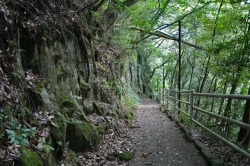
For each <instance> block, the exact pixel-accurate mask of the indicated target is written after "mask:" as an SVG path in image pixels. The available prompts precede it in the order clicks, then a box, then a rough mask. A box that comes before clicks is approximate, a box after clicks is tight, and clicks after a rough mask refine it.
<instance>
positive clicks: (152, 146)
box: [129, 99, 207, 166]
mask: <svg viewBox="0 0 250 166" xmlns="http://www.w3.org/2000/svg"><path fill="white" fill-rule="evenodd" d="M130 136H131V139H132V144H133V145H134V146H133V147H134V150H135V151H136V153H135V157H134V159H133V160H132V161H130V162H129V166H143V165H153V166H168V165H169V166H194V165H200V166H205V165H207V163H206V162H205V160H204V159H203V158H202V157H201V155H200V153H199V151H198V150H197V149H196V148H195V146H194V145H193V144H192V143H190V142H188V141H186V140H185V138H184V134H183V133H182V131H181V130H180V129H179V128H178V127H177V126H176V125H175V123H173V122H171V121H170V120H169V119H168V118H167V116H166V114H164V113H162V112H160V110H159V105H158V103H157V102H155V101H154V100H149V99H144V100H142V104H141V105H140V107H139V109H138V110H137V112H136V113H135V122H134V124H133V129H131V130H130Z"/></svg>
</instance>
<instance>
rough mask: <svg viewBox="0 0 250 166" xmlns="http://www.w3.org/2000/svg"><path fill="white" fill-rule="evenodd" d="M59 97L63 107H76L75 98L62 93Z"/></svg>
mask: <svg viewBox="0 0 250 166" xmlns="http://www.w3.org/2000/svg"><path fill="white" fill-rule="evenodd" d="M58 99H59V102H60V103H61V105H62V106H63V107H69V108H73V107H75V100H74V99H73V98H71V97H70V96H69V95H66V94H60V95H59V96H58Z"/></svg>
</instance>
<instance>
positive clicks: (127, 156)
mask: <svg viewBox="0 0 250 166" xmlns="http://www.w3.org/2000/svg"><path fill="white" fill-rule="evenodd" d="M115 156H116V157H118V158H120V159H121V160H125V161H129V160H130V159H131V158H132V157H133V156H134V154H133V153H132V152H130V151H123V152H121V153H119V152H117V153H115Z"/></svg>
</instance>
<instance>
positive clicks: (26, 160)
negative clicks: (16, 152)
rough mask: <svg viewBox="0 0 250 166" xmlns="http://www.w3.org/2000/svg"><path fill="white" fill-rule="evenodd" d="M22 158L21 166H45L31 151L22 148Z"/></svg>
mask: <svg viewBox="0 0 250 166" xmlns="http://www.w3.org/2000/svg"><path fill="white" fill-rule="evenodd" d="M20 152H21V157H20V165H21V166H31V165H33V166H43V162H42V159H41V158H40V157H39V156H38V154H36V153H35V152H32V151H31V150H29V149H27V148H25V147H22V148H21V149H20Z"/></svg>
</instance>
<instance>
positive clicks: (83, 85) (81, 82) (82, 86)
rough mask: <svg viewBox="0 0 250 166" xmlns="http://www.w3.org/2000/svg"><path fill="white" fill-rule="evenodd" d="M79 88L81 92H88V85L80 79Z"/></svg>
mask: <svg viewBox="0 0 250 166" xmlns="http://www.w3.org/2000/svg"><path fill="white" fill-rule="evenodd" d="M80 88H81V89H82V90H90V89H91V88H90V86H89V84H87V83H86V82H85V81H84V80H83V79H82V78H81V79H80Z"/></svg>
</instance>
